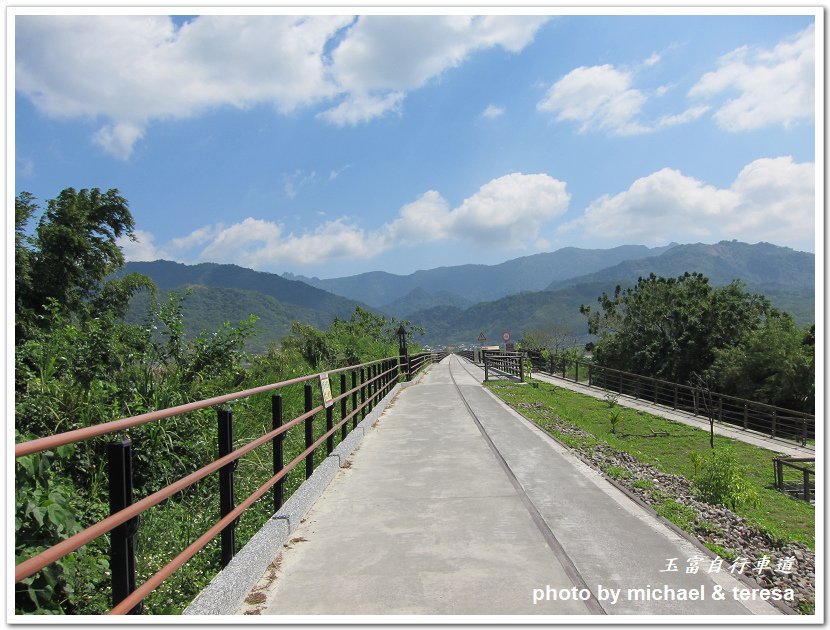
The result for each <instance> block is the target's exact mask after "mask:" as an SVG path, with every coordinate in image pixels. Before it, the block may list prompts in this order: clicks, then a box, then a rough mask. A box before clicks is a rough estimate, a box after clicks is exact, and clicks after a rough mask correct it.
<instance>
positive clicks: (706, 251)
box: [409, 241, 815, 343]
mask: <svg viewBox="0 0 830 630" xmlns="http://www.w3.org/2000/svg"><path fill="white" fill-rule="evenodd" d="M687 271H688V272H690V273H691V272H694V271H698V272H700V273H703V274H704V275H705V276H706V277H708V278H709V280H710V282H711V284H712V285H715V286H720V285H724V284H728V283H729V282H731V281H732V280H740V281H742V282H743V283H744V284H745V285H746V288H747V290H748V291H750V292H754V293H763V294H764V295H766V297H767V298H769V299H770V301H771V302H772V303H773V305H775V306H776V307H778V308H780V309H782V310H784V311H787V312H788V313H790V314H791V315H792V316H793V317H794V318H795V320H796V322H798V323H799V324H800V325H806V324H809V323H811V322H813V321H815V288H814V287H815V255H814V254H810V253H808V252H799V251H795V250H792V249H790V248H787V247H778V246H776V245H771V244H769V243H757V244H754V245H750V244H747V243H741V242H737V241H722V242H720V243H716V244H713V245H707V244H703V243H698V244H692V245H677V246H675V247H672V248H671V249H667V250H666V251H664V252H663V253H662V254H660V255H659V256H652V257H648V258H642V259H638V260H633V261H624V262H622V263H619V264H617V265H614V266H612V267H609V268H607V269H603V270H602V271H598V272H595V273H591V274H586V275H583V276H576V277H573V278H569V279H567V280H562V281H558V282H554V283H551V285H550V286H549V288H548V290H546V291H536V292H521V293H516V294H514V295H509V296H506V297H504V298H501V299H499V300H495V301H489V302H482V303H479V304H476V305H475V306H472V307H470V308H468V309H459V308H452V307H438V308H430V309H425V310H423V311H419V312H416V313H411V314H410V315H409V319H411V320H412V322H413V323H416V324H419V325H421V326H423V327H424V328H425V329H426V330H427V335H426V340H427V341H429V342H431V343H438V342H444V343H465V342H466V343H474V341H475V339H476V338H477V336H478V335H479V334H480V333H481V332H484V333H485V336H486V337H487V339H488V340H493V339H495V340H496V342H498V340H499V338H500V335H501V332H502V331H504V330H509V331H511V332H512V333H513V336H514V338H517V337H519V336H520V335H521V333H522V332H523V331H525V330H529V329H533V328H544V327H546V326H549V325H551V324H554V325H556V326H558V327H560V329H562V330H566V331H567V332H568V333H569V334H570V335H572V336H573V337H574V338H577V339H587V324H586V320H585V317H584V316H583V315H581V314H580V313H579V307H580V305H582V304H589V305H592V306H593V305H595V304H596V301H597V298H598V297H599V296H600V295H601V294H602V293H603V292H608V293H611V292H612V291H613V290H614V288H615V286H616V285H620V286H621V287H623V288H626V287H631V286H634V285H635V284H636V283H637V279H638V278H639V277H646V276H648V275H649V274H650V273H655V274H656V275H660V276H663V277H677V276H679V275H682V274H683V273H685V272H687Z"/></svg>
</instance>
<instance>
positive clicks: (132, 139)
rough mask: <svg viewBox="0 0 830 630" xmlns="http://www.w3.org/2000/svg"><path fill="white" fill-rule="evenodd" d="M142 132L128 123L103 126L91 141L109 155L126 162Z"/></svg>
mask: <svg viewBox="0 0 830 630" xmlns="http://www.w3.org/2000/svg"><path fill="white" fill-rule="evenodd" d="M143 135H144V132H143V131H142V130H141V128H140V127H138V126H136V125H132V124H129V123H119V124H117V125H105V126H103V127H101V128H100V129H99V130H98V131H96V132H95V135H94V136H92V141H93V142H94V143H95V144H97V145H98V146H100V147H101V148H102V149H104V151H106V152H107V153H109V154H110V155H114V156H115V157H117V158H119V159H122V160H126V159H127V158H129V157H130V155H131V154H132V152H133V147H134V146H135V143H136V142H138V141H139V140H140V139H141V137H142V136H143Z"/></svg>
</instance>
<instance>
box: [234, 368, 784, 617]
mask: <svg viewBox="0 0 830 630" xmlns="http://www.w3.org/2000/svg"><path fill="white" fill-rule="evenodd" d="M453 378H454V379H455V382H457V384H458V388H456V384H455V383H454V382H453ZM459 389H460V390H461V392H463V394H464V397H465V398H466V399H467V401H468V403H467V404H469V408H468V407H467V404H465V401H464V399H463V398H462V397H461V396H460V395H459ZM473 415H474V416H475V418H476V419H477V421H478V422H477V421H476V419H474V417H473ZM488 441H489V442H490V443H488ZM699 554H700V552H699V550H698V549H697V548H695V547H694V546H693V545H692V544H691V543H689V542H688V541H686V540H685V539H684V538H682V537H680V536H679V535H677V534H676V533H675V532H673V531H672V530H670V529H669V528H667V527H665V526H663V525H662V524H660V523H659V522H657V521H656V520H654V519H653V517H652V516H650V515H649V514H648V513H646V512H645V511H644V510H642V509H641V508H639V507H638V506H636V505H635V504H634V503H632V502H631V501H630V499H628V498H627V497H625V496H623V495H622V494H621V493H619V492H618V491H617V490H616V489H614V488H613V487H612V486H610V485H609V484H608V483H607V482H605V480H603V479H602V478H601V477H600V476H599V475H598V474H597V473H595V472H594V471H592V470H591V469H589V468H588V467H587V466H585V465H584V464H582V463H581V462H579V461H578V460H576V459H575V458H573V457H571V456H569V455H568V453H567V452H566V451H565V450H564V449H563V448H562V447H560V446H559V445H558V444H556V443H555V442H553V441H552V440H551V439H550V438H549V437H548V436H546V435H545V434H543V433H542V432H541V431H540V430H538V429H537V428H535V427H534V426H532V425H531V424H530V423H528V422H527V421H525V420H524V419H522V418H521V416H519V415H518V414H516V413H515V412H513V411H512V410H510V409H509V408H508V407H506V406H505V405H503V404H502V403H501V402H500V401H498V400H497V399H496V398H495V397H494V396H492V395H491V394H490V393H489V392H487V391H486V390H484V388H482V387H481V384H480V383H478V382H477V381H476V380H475V379H474V378H473V377H472V376H471V375H470V374H469V373H467V372H466V371H465V370H464V369H463V365H462V362H461V361H460V360H459V359H457V358H453V357H450V358H448V359H445V360H444V361H443V362H442V363H441V364H439V365H436V366H433V367H432V368H431V371H430V373H429V374H427V375H426V377H425V378H424V379H423V381H422V382H421V383H419V384H418V385H416V386H414V387H410V388H408V389H406V390H404V391H402V392H401V393H400V395H399V397H398V399H397V401H395V403H394V404H393V405H392V407H391V408H390V409H389V410H387V412H386V413H385V414H384V415H383V416H381V418H380V420H379V421H378V423H377V425H376V426H375V428H374V429H373V430H372V431H371V432H370V433H369V434H367V436H366V438H365V439H364V441H363V442H362V443H361V445H360V447H359V449H358V450H357V451H356V452H355V453H354V455H353V457H352V460H351V466H349V467H347V468H344V469H343V470H341V471H340V472H339V473H338V475H337V477H336V478H335V479H334V481H333V482H332V483H331V485H330V486H329V487H328V489H327V490H326V491H325V493H324V494H323V496H322V497H321V498H320V499H319V500H318V501H317V503H316V504H315V505H314V507H313V508H312V509H311V511H310V512H309V513H308V515H307V516H306V518H305V522H304V523H303V524H302V525H300V527H299V528H298V529H297V530H296V531H295V532H294V534H293V537H292V539H291V542H290V543H289V544H288V545H287V546H286V547H285V548H284V550H283V552H282V554H281V555H280V558H279V559H278V564H279V569H278V570H277V571H276V572H275V574H274V579H268V580H265V581H264V582H263V583H262V584H261V586H260V588H261V590H260V591H259V593H263V594H264V597H265V601H264V602H262V603H261V604H259V605H258V606H257V607H256V612H258V613H259V614H303V615H307V614H316V615H325V614H329V615H349V614H358V615H361V614H387V615H397V614H406V615H423V614H434V615H441V614H465V615H526V614H530V615H533V614H535V615H538V614H542V615H571V614H604V613H607V614H648V615H654V614H684V615H698V614H701V615H702V614H739V615H740V614H775V613H776V612H777V611H776V610H775V609H774V608H772V607H771V606H769V605H767V604H761V603H755V604H752V603H747V604H746V605H744V604H742V603H739V602H735V601H733V600H732V597H731V594H730V596H729V597H727V599H726V600H724V601H713V600H712V593H713V592H715V589H714V587H715V586H719V587H721V588H725V589H727V590H731V587H732V586H741V587H743V586H742V585H740V583H739V582H737V580H735V579H734V578H732V577H731V576H729V575H727V574H705V573H703V574H696V575H695V574H687V573H685V571H684V569H683V568H681V569H680V571H678V572H675V573H662V572H661V569H664V568H665V567H666V565H667V559H668V558H678V559H679V562H678V564H679V566H681V567H685V562H686V558H688V557H692V556H696V555H699ZM664 585H666V587H667V588H670V589H673V590H674V591H675V592H676V593H678V592H680V591H682V592H683V593H686V594H690V593H692V591H694V592H696V593H699V592H700V589H701V586H702V587H703V594H704V601H702V602H701V601H655V600H654V599H652V600H651V601H631V600H630V599H629V598H628V596H627V595H628V594H627V589H628V588H638V589H639V588H642V589H646V588H647V587H653V588H652V590H650V591H649V593H650V594H653V592H654V591H653V589H657V588H658V587H659V590H660V591H661V593H664V592H665V591H664ZM600 586H602V587H603V588H604V589H622V591H620V596H619V598H618V600H617V601H616V603H614V602H612V601H610V600H608V601H601V602H598V601H597V599H596V597H597V595H598V594H600V595H601V593H600V592H599V587H600ZM583 589H590V591H592V595H591V596H590V599H589V600H588V601H579V600H576V599H574V596H579V595H582V596H585V594H587V593H588V591H587V590H583ZM611 592H612V591H608V593H611ZM259 597H260V599H261V598H262V596H261V595H260V596H259ZM534 599H535V600H536V603H534ZM746 606H749V607H746ZM245 608H246V609H244V610H243V609H240V612H248V613H250V612H254V611H253V610H252V606H250V605H248V606H246V607H245Z"/></svg>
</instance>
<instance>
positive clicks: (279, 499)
mask: <svg viewBox="0 0 830 630" xmlns="http://www.w3.org/2000/svg"><path fill="white" fill-rule="evenodd" d="M281 426H282V395H281V394H275V395H274V396H271V428H272V429H279V428H280V427H281ZM273 442H274V444H273V446H274V474H275V475H276V474H278V473H279V472H280V471H281V470H282V469H283V468H284V467H285V454H284V444H285V433H280V434H279V435H278V436H277V437H275V438H274V440H273ZM284 499H285V477H283V478H282V479H280V480H279V481H278V482H277V483H276V484H274V512H277V511H278V510H279V509H280V508H281V507H282V503H283V500H284Z"/></svg>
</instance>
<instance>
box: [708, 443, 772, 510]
mask: <svg viewBox="0 0 830 630" xmlns="http://www.w3.org/2000/svg"><path fill="white" fill-rule="evenodd" d="M692 462H693V463H694V467H695V472H694V476H693V478H692V483H693V485H694V487H695V490H696V491H697V493H698V495H699V497H700V498H701V499H702V500H703V501H706V502H707V503H711V504H713V505H723V506H725V507H728V508H730V509H732V510H735V509H737V507H738V506H739V505H748V506H757V505H758V503H759V502H760V498H759V496H758V493H757V491H756V490H755V489H754V488H753V487H752V485H751V484H750V482H749V481H748V480H747V478H746V477H745V476H744V474H743V471H742V470H741V469H740V466H739V465H738V462H737V460H736V459H735V454H734V453H733V452H732V451H731V450H729V449H717V450H713V451H712V452H711V453H709V454H708V456H702V455H700V454H699V453H694V454H693V455H692Z"/></svg>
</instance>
